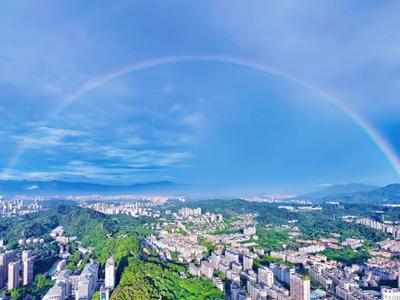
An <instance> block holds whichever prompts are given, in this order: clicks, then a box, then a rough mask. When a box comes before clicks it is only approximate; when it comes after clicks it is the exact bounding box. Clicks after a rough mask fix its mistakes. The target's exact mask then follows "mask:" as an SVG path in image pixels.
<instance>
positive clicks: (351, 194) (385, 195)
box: [302, 183, 400, 203]
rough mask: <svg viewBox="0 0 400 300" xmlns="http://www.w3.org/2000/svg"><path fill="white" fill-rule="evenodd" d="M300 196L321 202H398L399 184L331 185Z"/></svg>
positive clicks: (399, 194) (399, 197)
mask: <svg viewBox="0 0 400 300" xmlns="http://www.w3.org/2000/svg"><path fill="white" fill-rule="evenodd" d="M302 198H309V199H312V200H317V201H321V202H326V201H341V202H346V203H372V202H374V203H400V184H398V183H395V184H389V185H387V186H384V187H376V186H371V185H364V184H344V185H332V186H329V187H327V188H324V189H322V190H320V191H318V192H315V193H309V194H305V195H302Z"/></svg>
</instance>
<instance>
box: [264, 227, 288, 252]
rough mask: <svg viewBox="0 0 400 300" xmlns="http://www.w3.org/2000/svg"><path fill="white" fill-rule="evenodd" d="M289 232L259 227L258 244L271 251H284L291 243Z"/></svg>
mask: <svg viewBox="0 0 400 300" xmlns="http://www.w3.org/2000/svg"><path fill="white" fill-rule="evenodd" d="M288 234H289V230H288V229H285V230H282V229H275V228H265V227H262V226H257V235H258V237H259V239H258V241H257V242H258V244H259V245H260V246H261V247H262V248H268V249H270V250H282V249H283V245H287V244H288V243H289V235H288Z"/></svg>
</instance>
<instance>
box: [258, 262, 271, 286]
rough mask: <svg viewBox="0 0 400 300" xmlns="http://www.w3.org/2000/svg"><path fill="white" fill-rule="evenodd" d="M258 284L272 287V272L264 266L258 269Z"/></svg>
mask: <svg viewBox="0 0 400 300" xmlns="http://www.w3.org/2000/svg"><path fill="white" fill-rule="evenodd" d="M257 277H258V278H257V280H258V283H263V284H266V285H268V286H273V285H274V273H273V272H272V270H270V269H269V268H267V267H265V266H261V267H259V268H258V276H257Z"/></svg>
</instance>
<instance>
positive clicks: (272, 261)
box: [259, 255, 295, 268]
mask: <svg viewBox="0 0 400 300" xmlns="http://www.w3.org/2000/svg"><path fill="white" fill-rule="evenodd" d="M259 264H261V265H264V266H269V265H270V264H280V265H286V266H288V267H291V268H294V267H295V265H294V264H292V263H291V262H288V261H285V260H283V259H281V258H275V257H272V256H270V255H264V256H263V258H262V260H261V261H260V262H259Z"/></svg>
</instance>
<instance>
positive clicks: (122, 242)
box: [95, 236, 140, 265]
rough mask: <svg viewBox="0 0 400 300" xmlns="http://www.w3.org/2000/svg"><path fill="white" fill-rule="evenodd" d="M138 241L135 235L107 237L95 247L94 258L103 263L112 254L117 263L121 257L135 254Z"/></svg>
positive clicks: (137, 249) (137, 250)
mask: <svg viewBox="0 0 400 300" xmlns="http://www.w3.org/2000/svg"><path fill="white" fill-rule="evenodd" d="M139 250H140V246H139V241H138V239H137V238H136V237H135V236H131V237H126V238H122V237H117V238H108V239H107V240H105V241H104V242H103V243H102V244H100V245H98V246H97V247H96V251H95V254H96V259H97V260H98V261H99V263H100V264H102V265H104V264H105V263H106V261H107V259H108V258H109V257H110V256H114V258H115V261H116V263H117V264H118V263H119V262H120V261H121V260H122V258H123V257H125V256H131V255H137V254H138V253H139Z"/></svg>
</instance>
